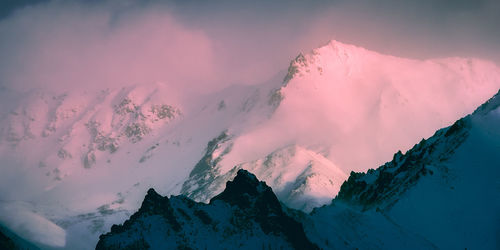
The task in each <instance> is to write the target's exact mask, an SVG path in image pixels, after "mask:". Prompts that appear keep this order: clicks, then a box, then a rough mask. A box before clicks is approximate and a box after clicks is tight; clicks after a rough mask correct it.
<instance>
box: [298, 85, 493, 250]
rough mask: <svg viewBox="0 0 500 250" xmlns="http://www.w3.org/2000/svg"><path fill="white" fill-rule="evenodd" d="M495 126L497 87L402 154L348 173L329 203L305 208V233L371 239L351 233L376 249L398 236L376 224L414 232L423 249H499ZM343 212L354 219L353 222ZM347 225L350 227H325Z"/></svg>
mask: <svg viewBox="0 0 500 250" xmlns="http://www.w3.org/2000/svg"><path fill="white" fill-rule="evenodd" d="M499 128H500V92H499V93H498V94H496V95H495V97H493V98H492V99H490V100H489V101H488V102H486V103H485V104H484V105H482V106H480V107H479V108H478V109H477V110H476V111H475V112H474V113H473V114H472V115H469V116H466V117H464V118H462V119H460V120H458V121H457V122H455V123H454V124H453V125H452V126H450V127H447V128H444V129H441V130H439V131H437V132H436V133H435V134H434V135H433V136H432V137H430V138H429V139H427V140H422V141H421V142H420V143H419V144H417V145H415V146H414V147H413V148H412V149H411V150H409V151H408V152H407V153H406V154H404V155H403V154H401V152H398V153H397V154H395V155H394V159H393V160H392V161H391V162H388V163H386V164H385V165H383V166H381V167H380V168H378V169H376V170H369V171H368V172H367V173H366V174H365V173H355V172H352V173H351V175H350V177H349V179H348V181H346V182H345V183H344V184H343V185H342V188H341V191H340V192H339V194H338V196H337V197H336V199H335V200H334V201H333V204H332V205H330V206H326V207H322V208H319V209H317V210H315V211H314V212H313V213H312V215H311V218H312V222H310V223H309V224H308V225H309V226H308V227H307V232H308V235H309V236H311V235H314V237H315V239H316V242H317V243H318V244H319V245H320V246H321V245H324V246H325V247H326V245H325V243H324V242H325V241H326V240H328V241H330V239H331V237H332V236H336V237H338V238H339V239H342V240H343V242H345V245H344V246H346V247H359V248H364V247H366V246H371V244H374V243H373V242H377V241H366V242H364V241H360V240H359V239H358V238H356V237H353V234H354V233H356V234H358V235H359V234H363V235H366V237H365V239H378V242H379V243H380V244H376V246H377V247H378V248H386V247H387V246H388V245H387V244H389V243H390V244H393V243H394V242H397V241H398V240H399V238H400V237H394V236H393V235H392V234H388V235H387V234H386V235H380V231H381V230H382V231H398V232H400V234H401V233H404V234H406V235H414V236H415V240H416V242H429V243H431V245H429V246H428V247H427V248H434V247H437V248H440V249H458V248H461V249H463V248H467V249H469V248H478V249H496V248H498V226H499V224H498V222H499V221H500V217H499V213H498V211H500V196H499V195H498V192H499V191H500V190H499V189H500V186H499V185H498V184H499V180H500V179H499V176H500V154H499V152H500V129H499ZM346 214H353V216H352V217H353V218H355V220H358V221H359V224H357V225H356V226H352V223H353V222H352V221H349V220H347V219H346V218H345V217H346ZM362 218H364V219H362ZM377 218H378V219H377ZM374 220H382V221H383V222H380V223H379V222H377V225H378V226H377V227H376V228H377V230H374V228H375V227H374V224H373V223H372V221H374ZM349 224H350V225H351V229H349V230H352V228H354V230H352V231H354V232H353V233H345V235H342V233H340V234H339V233H338V232H332V230H330V231H325V230H328V229H332V228H338V229H340V228H344V227H349ZM379 229H380V230H379ZM349 230H348V231H347V232H349ZM334 231H335V230H334ZM384 234H385V233H384ZM311 239H313V238H312V237H311ZM330 242H331V241H330ZM406 243H407V244H408V243H410V244H409V246H412V245H411V244H413V242H412V241H410V242H406ZM341 246H342V244H341Z"/></svg>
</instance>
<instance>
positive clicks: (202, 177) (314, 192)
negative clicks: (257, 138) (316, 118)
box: [182, 136, 347, 212]
mask: <svg viewBox="0 0 500 250" xmlns="http://www.w3.org/2000/svg"><path fill="white" fill-rule="evenodd" d="M223 137H224V136H222V137H219V138H220V139H221V140H220V141H221V142H226V141H223V140H222V138H223ZM224 138H226V137H224ZM213 145H216V144H213ZM221 146H222V147H221V148H219V149H218V151H221V152H220V153H219V152H217V151H214V152H213V153H212V155H209V157H212V158H211V159H208V160H207V158H203V159H202V160H200V162H199V163H198V164H197V165H196V166H197V168H195V169H194V170H193V172H192V175H191V176H190V178H189V179H188V181H186V182H185V183H184V188H183V189H182V193H183V194H185V195H187V196H188V197H190V198H193V199H195V200H202V201H207V200H208V199H209V198H211V197H212V196H214V195H215V194H217V193H220V192H221V191H222V190H223V188H224V185H225V182H226V181H227V180H231V179H232V178H234V176H235V175H236V172H237V171H238V170H239V169H246V170H248V171H250V172H252V173H255V175H257V176H259V178H260V179H261V180H263V181H265V182H266V183H268V184H269V185H271V186H272V187H273V190H274V192H275V193H276V195H277V196H278V198H279V199H280V201H281V202H284V203H285V204H287V206H289V207H291V208H294V209H300V210H303V211H306V212H310V211H311V210H312V209H313V208H315V207H319V206H322V205H325V204H327V203H330V201H331V199H332V194H336V193H338V191H339V189H340V185H341V184H342V182H343V181H344V180H345V179H346V178H347V176H346V174H345V173H344V172H342V170H340V169H338V167H337V166H335V165H334V164H333V163H332V162H331V161H329V160H328V159H326V158H325V157H324V156H323V155H321V154H319V153H316V152H314V151H312V150H308V149H305V148H302V147H300V146H297V145H292V146H288V147H285V148H282V149H278V150H277V151H275V152H272V153H271V154H269V155H267V156H265V157H264V158H262V159H258V160H255V161H252V162H248V163H243V164H238V165H237V166H235V167H233V168H232V169H231V170H229V171H227V172H225V174H221V172H222V171H221V169H220V166H219V165H218V164H217V162H218V159H220V158H217V157H221V154H222V155H224V154H225V152H228V151H229V150H230V147H224V146H225V145H224V143H222V144H221ZM207 162H208V163H209V164H205V163H207ZM203 168H208V169H207V170H205V171H204V170H203Z"/></svg>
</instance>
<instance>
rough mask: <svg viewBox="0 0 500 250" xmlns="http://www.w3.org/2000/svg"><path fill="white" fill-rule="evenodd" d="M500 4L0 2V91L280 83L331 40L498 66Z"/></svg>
mask: <svg viewBox="0 0 500 250" xmlns="http://www.w3.org/2000/svg"><path fill="white" fill-rule="evenodd" d="M499 13H500V2H499V1H495V0H480V1H465V0H458V1H457V0H438V1H432V0H423V1H410V0H405V1H396V0H380V1H367V0H354V1H344V0H337V1H326V0H315V1H295V0H292V1H281V0H278V1H263V0H257V1H225V0H218V1H194V0H188V1H177V0H172V1H135V0H129V1H45V0H26V1H2V3H1V4H0V54H1V55H2V57H1V58H0V84H1V85H2V86H3V87H7V88H12V89H18V90H23V91H24V90H30V89H35V88H52V89H57V90H64V89H69V88H75V87H76V88H78V87H85V88H92V87H94V88H102V87H103V86H107V87H115V86H122V85H129V84H140V83H144V82H156V81H160V82H167V83H168V84H171V85H173V86H179V87H180V88H182V89H183V90H185V91H188V92H202V93H206V92H213V91H217V90H220V89H222V88H224V87H227V86H230V85H233V84H257V83H261V82H264V81H266V80H267V79H271V78H273V77H274V76H276V75H280V74H281V75H284V73H283V70H286V68H287V67H288V64H289V62H290V60H291V59H293V58H295V56H296V55H297V54H298V53H299V52H301V51H303V52H308V51H310V50H311V49H313V48H316V47H320V46H322V45H324V44H326V43H327V42H328V41H329V40H331V39H335V40H338V41H341V42H344V43H349V44H354V45H358V46H361V47H365V48H367V49H370V50H374V51H378V52H382V53H386V54H390V55H395V56H401V57H410V58H419V59H422V58H423V59H425V58H435V57H450V56H465V57H478V58H484V59H487V60H493V61H495V62H496V63H497V64H498V63H499V62H500V31H499V29H497V28H496V25H497V24H498V23H500V14H499Z"/></svg>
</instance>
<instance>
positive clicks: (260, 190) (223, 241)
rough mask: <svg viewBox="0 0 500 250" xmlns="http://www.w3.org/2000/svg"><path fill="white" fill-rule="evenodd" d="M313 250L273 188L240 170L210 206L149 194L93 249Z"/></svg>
mask: <svg viewBox="0 0 500 250" xmlns="http://www.w3.org/2000/svg"><path fill="white" fill-rule="evenodd" d="M149 248H151V249H165V248H168V249H174V248H177V249H214V248H217V249H234V248H243V249H256V248H262V249H264V248H270V249H282V248H285V249H289V248H293V249H316V248H317V247H316V246H315V245H314V244H313V243H311V242H310V241H309V239H308V238H307V237H306V235H305V234H304V230H303V228H302V225H301V224H300V223H299V222H297V221H296V220H295V219H293V218H292V217H290V216H289V215H287V213H286V212H285V210H284V209H283V207H282V206H281V204H280V202H279V201H278V199H277V198H276V196H275V195H274V193H273V192H272V190H271V188H270V187H269V186H267V185H266V184H265V183H264V182H259V181H258V180H257V178H256V177H255V176H254V175H253V174H251V173H249V172H247V171H245V170H239V171H238V173H237V175H236V177H235V178H234V180H233V181H229V182H228V183H227V186H226V189H225V190H224V192H222V193H220V194H219V195H217V196H215V197H214V198H212V199H211V200H210V203H209V204H204V203H196V202H194V201H192V200H190V199H188V198H186V197H184V196H172V197H171V198H167V197H162V196H161V195H159V194H158V193H156V192H155V191H154V190H153V189H150V190H149V191H148V193H147V195H146V197H145V199H144V201H143V203H142V206H141V208H140V209H139V211H138V212H136V213H135V214H134V215H132V216H131V217H130V219H129V220H127V221H125V223H124V224H123V225H121V226H117V225H114V226H113V227H112V228H111V232H110V233H107V234H104V235H102V236H100V239H99V242H98V244H97V247H96V249H149Z"/></svg>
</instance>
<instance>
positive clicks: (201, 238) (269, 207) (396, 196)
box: [96, 91, 500, 249]
mask: <svg viewBox="0 0 500 250" xmlns="http://www.w3.org/2000/svg"><path fill="white" fill-rule="evenodd" d="M499 125H500V91H499V92H498V93H497V94H496V95H495V96H494V97H493V98H492V99H490V100H489V101H487V102H486V103H485V104H483V105H481V106H480V107H479V108H478V109H476V111H475V112H474V113H473V114H471V115H468V116H466V117H464V118H462V119H460V120H458V121H456V122H455V123H454V124H453V125H452V126H449V127H446V128H443V129H440V130H438V131H437V132H436V133H435V134H434V135H433V136H431V137H430V138H428V139H427V140H422V141H421V142H420V143H418V144H416V145H415V146H414V147H413V148H411V149H410V150H408V151H407V152H406V153H405V154H402V153H401V152H400V151H399V152H397V153H396V154H395V155H394V159H393V160H392V161H390V162H387V163H386V164H384V165H382V166H380V167H379V168H377V169H370V170H368V171H367V172H366V173H356V172H351V174H350V176H349V179H348V180H347V181H345V182H344V183H343V184H342V187H341V190H340V192H339V193H338V195H337V196H336V198H335V199H334V200H333V201H332V203H331V204H329V205H326V206H323V207H320V208H315V209H314V210H313V211H312V213H310V214H304V213H302V212H300V211H297V210H294V209H288V208H286V207H285V206H283V205H281V204H280V202H279V201H278V199H277V197H276V196H275V195H274V193H273V190H272V189H271V188H270V187H269V186H267V185H266V184H265V182H259V181H258V180H257V178H256V177H255V176H254V175H253V174H250V173H249V172H248V171H246V170H242V169H240V170H238V171H237V173H236V177H234V180H233V181H229V182H227V184H226V188H225V190H224V191H223V192H222V193H220V194H218V195H216V196H215V197H214V198H212V199H211V200H210V203H209V204H205V203H196V202H194V201H192V200H191V199H189V198H186V197H185V196H171V198H170V199H169V198H166V197H162V196H160V195H158V194H157V193H156V192H155V191H154V190H152V189H151V190H149V191H148V194H147V195H146V198H145V199H144V201H143V203H142V206H141V208H140V209H139V211H138V212H136V213H135V214H134V215H132V216H131V217H130V219H129V220H127V221H125V223H124V224H123V225H120V226H117V225H115V226H113V227H112V228H111V232H109V233H107V234H104V235H102V236H101V237H100V240H99V243H98V244H97V247H96V248H97V249H110V248H112V249H130V248H152V249H160V248H165V247H168V248H190V249H205V248H235V247H236V248H245V249H246V248H269V249H292V248H293V249H314V248H318V247H319V248H321V249H404V248H410V249H462V248H465V249H469V248H479V249H496V248H498V237H497V234H498V218H499V217H498V211H499V209H500V199H499V196H498V195H497V193H498V188H499V187H498V174H499V170H498V162H500V161H499V160H500V156H499V155H498V149H499V148H500V130H499V128H500V126H499ZM288 150H290V149H288ZM249 166H251V165H249ZM269 237H272V238H269ZM266 243H267V245H266Z"/></svg>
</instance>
